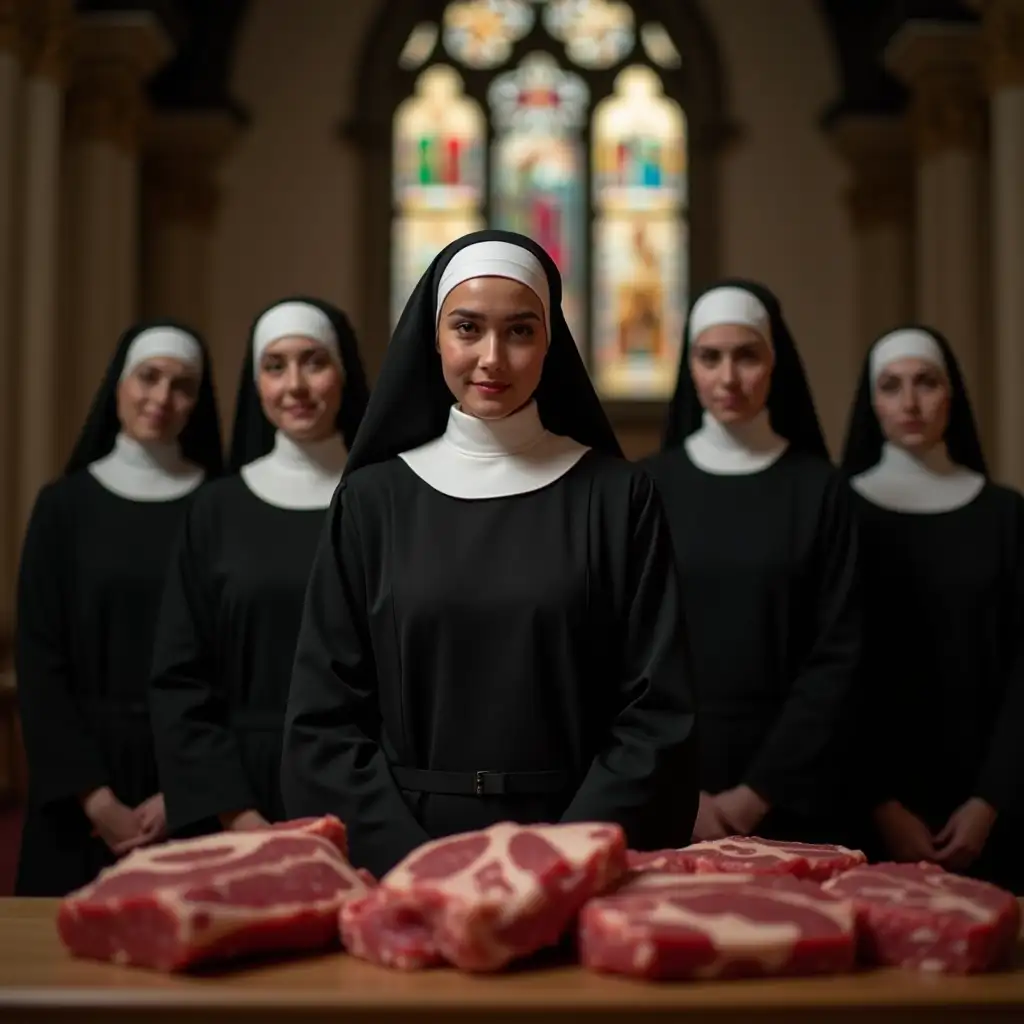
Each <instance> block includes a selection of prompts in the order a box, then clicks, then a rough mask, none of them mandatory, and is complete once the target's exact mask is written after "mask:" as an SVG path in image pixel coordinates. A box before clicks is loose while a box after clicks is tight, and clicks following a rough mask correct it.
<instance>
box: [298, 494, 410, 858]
mask: <svg viewBox="0 0 1024 1024" xmlns="http://www.w3.org/2000/svg"><path fill="white" fill-rule="evenodd" d="M361 552H362V541H361V539H360V534H359V529H358V524H357V523H356V503H355V501H354V499H353V497H352V492H351V487H350V486H348V485H347V484H345V483H343V484H342V485H341V486H340V487H339V488H338V491H337V492H336V494H335V496H334V499H333V500H332V502H331V508H330V510H329V512H328V517H327V522H326V523H325V525H324V530H323V533H322V534H321V536H320V542H319V545H318V547H317V552H316V556H315V558H314V560H313V568H312V571H311V573H310V577H309V584H308V587H307V590H306V599H305V605H304V608H303V615H302V626H301V628H300V630H299V638H298V643H297V646H296V651H295V664H294V669H293V671H292V680H291V688H290V690H289V694H288V709H287V712H286V714H285V725H284V746H283V754H282V761H281V792H282V795H283V797H284V804H285V808H286V810H287V812H288V816H289V817H293V818H296V817H306V816H310V815H313V816H315V815H321V814H334V815H336V816H337V817H339V818H340V819H341V820H342V821H344V822H345V824H346V825H347V826H348V829H349V840H350V849H351V855H352V861H353V863H354V864H355V865H357V866H359V867H364V868H367V869H368V870H369V871H370V872H372V873H373V874H374V875H375V876H376V877H378V878H379V877H381V876H382V875H383V874H384V873H385V872H387V871H388V870H390V868H392V867H394V865H395V864H397V863H398V862H399V861H400V860H401V859H402V858H403V857H405V856H406V854H408V853H410V852H411V851H412V850H414V849H415V848H416V847H417V846H420V845H421V844H423V843H425V842H427V841H428V839H429V838H430V837H429V836H428V835H427V833H426V832H425V831H424V830H423V828H422V826H421V825H420V824H419V822H418V821H417V820H416V819H415V817H414V816H413V814H412V812H411V810H410V809H409V807H408V805H407V804H406V802H405V800H404V799H403V798H402V794H401V793H400V792H399V790H398V787H397V785H396V784H395V781H394V779H393V777H392V775H391V771H390V769H389V767H388V762H387V758H386V756H385V754H384V752H383V750H382V749H381V745H380V742H379V740H380V729H381V716H380V707H379V703H378V694H377V670H376V663H375V659H374V652H373V645H372V642H371V639H370V635H369V627H368V615H367V608H366V592H367V588H366V582H365V570H364V564H363V558H362V554H361Z"/></svg>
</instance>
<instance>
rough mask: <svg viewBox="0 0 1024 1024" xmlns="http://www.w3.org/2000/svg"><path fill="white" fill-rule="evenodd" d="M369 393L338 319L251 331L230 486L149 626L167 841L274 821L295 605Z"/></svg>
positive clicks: (277, 322) (288, 318) (350, 336)
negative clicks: (156, 619) (154, 630)
mask: <svg viewBox="0 0 1024 1024" xmlns="http://www.w3.org/2000/svg"><path fill="white" fill-rule="evenodd" d="M368 397H369V395H368V388H367V383H366V377H365V374H364V372H363V366H362V362H361V359H360V355H359V349H358V346H357V343H356V337H355V334H354V333H353V331H352V328H351V326H350V325H349V322H348V320H347V318H346V317H345V315H344V313H342V312H341V310H339V309H336V308H335V307H333V306H331V305H329V304H328V303H326V302H322V301H320V300H316V299H311V298H306V297H296V298H288V299H285V300H282V301H280V302H277V303H275V304H274V305H272V306H271V307H270V308H268V309H267V310H265V311H264V312H263V313H261V314H260V316H259V317H258V318H257V320H256V321H255V324H254V326H253V329H252V332H251V337H250V342H249V345H248V347H247V350H246V356H245V360H244V365H243V368H242V377H241V383H240V386H239V391H238V403H237V408H236V413H235V425H234V432H233V439H232V446H231V455H230V468H231V470H232V471H233V472H232V473H231V474H230V475H229V476H226V477H225V478H224V479H222V480H220V481H218V482H217V483H216V484H214V485H212V486H210V487H209V488H207V489H206V490H205V491H204V492H203V494H202V495H201V496H200V500H198V501H196V503H195V504H194V505H193V506H192V508H191V509H190V510H189V515H188V517H187V518H186V520H185V523H184V527H183V530H182V533H181V536H180V538H179V543H178V546H177V548H176V550H175V552H174V556H173V559H172V565H171V569H170V572H169V574H168V580H167V586H166V590H165V593H164V601H163V606H162V610H161V614H160V619H159V625H158V629H157V638H156V643H155V647H154V654H153V667H152V675H151V680H150V683H151V685H150V694H149V696H150V707H151V711H152V717H153V729H154V734H155V738H156V752H157V763H158V766H159V770H160V781H161V786H162V787H163V791H164V794H165V797H166V802H167V820H168V826H169V828H170V829H171V831H172V833H173V834H174V835H176V836H183V835H194V834H197V833H208V832H212V831H219V830H221V829H247V828H255V827H263V826H265V825H266V824H267V823H268V822H274V821H278V820H281V818H282V817H283V810H282V806H281V795H280V786H279V774H280V760H281V730H282V726H283V723H284V710H285V700H286V696H287V693H288V680H289V677H290V675H291V666H292V656H293V654H294V649H295V637H296V634H297V632H298V628H299V620H300V617H301V612H302V596H303V592H304V591H305V588H306V579H307V577H308V574H309V568H310V565H311V563H312V560H313V553H314V551H315V549H316V544H317V538H318V537H319V535H320V529H321V524H322V523H323V520H324V516H325V509H326V508H327V506H328V505H329V504H330V501H331V495H332V494H333V493H334V491H335V488H336V487H337V486H338V482H339V480H340V479H341V473H342V470H343V469H344V467H345V461H346V458H347V456H348V450H349V448H350V447H351V445H352V442H353V439H354V438H355V436H356V431H357V430H358V428H359V424H360V421H361V420H362V418H363V412H364V410H365V409H366V403H367V399H368Z"/></svg>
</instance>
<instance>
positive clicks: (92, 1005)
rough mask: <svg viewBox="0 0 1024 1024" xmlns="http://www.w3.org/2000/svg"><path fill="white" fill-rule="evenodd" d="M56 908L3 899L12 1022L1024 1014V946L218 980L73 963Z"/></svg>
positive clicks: (0, 919) (826, 1020) (0, 926)
mask: <svg viewBox="0 0 1024 1024" xmlns="http://www.w3.org/2000/svg"><path fill="white" fill-rule="evenodd" d="M55 909H56V902H55V901H50V900H0V1020H2V1021H4V1022H5V1024H21V1022H22V1021H24V1022H26V1024H36V1022H41V1021H46V1022H52V1021H61V1022H71V1021H74V1022H75V1024H99V1022H103V1024H127V1022H132V1024H134V1022H145V1024H169V1022H171V1021H181V1022H184V1024H221V1022H231V1024H242V1022H244V1024H270V1022H274V1024H291V1022H297V1024H306V1022H308V1021H317V1022H325V1021H331V1022H332V1024H399V1022H401V1024H406V1022H408V1024H425V1022H427V1021H431V1022H437V1021H445V1022H452V1024H469V1022H473V1021H481V1022H485V1024H490V1022H493V1024H513V1022H516V1024H518V1022H527V1021H528V1022H530V1024H556V1022H557V1024H569V1022H570V1021H580V1022H586V1024H593V1022H601V1024H612V1022H615V1024H633V1022H634V1021H636V1022H644V1024H648V1022H652V1021H657V1022H659V1024H660V1022H664V1021H670V1020H679V1021H685V1022H694V1021H708V1022H712V1024H812V1022H813V1024H850V1022H854V1021H871V1022H872V1024H889V1022H903V1021H913V1022H915V1024H916V1022H920V1021H956V1022H958V1024H968V1022H972V1024H992V1022H994V1021H1000V1022H1002V1021H1024V948H1022V950H1021V955H1020V956H1019V957H1018V962H1017V965H1016V968H1015V969H1014V970H1013V971H1010V972H1007V973H1003V974H994V975H987V976H978V977H973V978H942V977H932V976H926V975H920V974H916V973H913V972H909V971H907V972H904V971H874V972H864V973H862V974H855V975H847V976H843V977H833V978H810V979H799V980H788V981H733V982H707V983H699V984H696V983H679V984H658V983H655V984H652V983H640V982H633V981H628V980H624V979H618V978H610V977H600V976H597V975H594V974H589V973H587V972H585V971H583V970H581V969H579V968H577V967H547V968H540V969H536V970H530V971H519V972H512V973H506V974H499V975H494V976H485V977H479V976H469V975H464V974H458V973H456V972H454V971H447V970H443V971H441V970H439V971H427V972H421V973H416V974H402V973H399V972H392V971H385V970H383V969H380V968H376V967H371V966H370V965H368V964H365V963H361V962H359V961H358V960H354V959H352V958H350V957H347V956H345V955H344V954H341V953H335V954H329V955H324V956H319V957H313V958H309V959H304V960H295V961H292V962H290V963H278V964H274V965H271V966H261V967H254V968H248V969H245V970H238V971H233V972H231V973H230V974H222V975H220V976H205V977H176V976H165V975H161V974H157V973H154V972H150V971H146V970H140V969H137V968H136V969H132V968H124V967H113V966H110V965H107V964H100V963H91V962H88V961H84V960H74V959H72V958H71V957H70V956H68V955H67V954H66V953H65V952H64V950H63V949H62V947H61V946H60V944H59V942H58V939H57V935H56V930H55V928H54V924H53V917H54V912H55Z"/></svg>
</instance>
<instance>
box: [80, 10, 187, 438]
mask: <svg viewBox="0 0 1024 1024" xmlns="http://www.w3.org/2000/svg"><path fill="white" fill-rule="evenodd" d="M170 55H171V43H170V40H169V39H168V37H167V35H166V33H165V32H164V30H163V28H162V27H161V26H160V23H159V21H157V19H156V18H155V17H154V16H153V15H151V14H146V13H102V14H89V15H85V16H83V17H81V18H80V19H79V22H78V27H77V31H76V34H75V45H74V56H73V65H72V78H71V82H70V89H69V93H68V149H69V152H68V163H67V178H66V182H65V189H66V192H65V194H66V197H67V216H68V230H67V242H68V252H67V260H66V264H65V265H66V267H67V285H68V289H67V297H68V302H67V306H66V316H67V334H68V338H69V341H70V342H71V343H72V348H73V351H74V355H75V358H74V359H73V360H69V369H71V370H72V372H73V377H72V378H70V379H67V384H68V388H67V394H68V398H69V401H68V403H67V406H66V409H65V422H66V426H67V428H68V430H67V432H68V434H69V436H70V434H71V433H73V432H74V430H75V429H76V428H77V425H78V424H79V423H80V422H81V420H82V418H83V417H84V416H85V414H86V412H87V410H88V407H89V403H90V402H91V400H92V396H93V394H94V392H95V390H96V387H97V386H98V384H99V382H100V380H101V379H102V376H103V373H104V371H105V369H106V366H107V363H108V361H109V359H110V353H111V352H112V350H113V347H114V344H115V342H116V340H117V338H118V336H119V335H120V334H121V332H122V331H124V330H125V328H126V327H128V326H129V325H130V323H131V322H132V321H133V320H135V319H136V318H137V316H138V267H139V251H138V249H139V246H138V234H139V209H138V207H139V201H138V196H139V184H138V177H139V160H138V153H139V143H140V139H141V135H142V132H143V130H144V121H145V118H146V116H147V103H146V97H145V92H144V84H145V81H146V79H147V78H149V77H150V75H152V74H153V72H154V71H155V70H156V69H157V68H158V67H160V65H162V64H163V63H164V62H165V61H166V60H167V59H168V57H169V56H170Z"/></svg>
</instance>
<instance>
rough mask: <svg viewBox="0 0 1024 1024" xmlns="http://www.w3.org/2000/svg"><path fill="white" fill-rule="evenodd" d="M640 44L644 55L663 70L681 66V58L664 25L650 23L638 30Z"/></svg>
mask: <svg viewBox="0 0 1024 1024" xmlns="http://www.w3.org/2000/svg"><path fill="white" fill-rule="evenodd" d="M640 42H641V43H642V44H643V48H644V53H646V54H647V56H648V57H649V58H650V59H651V60H652V61H654V63H655V64H658V65H659V66H661V67H663V68H678V67H682V65H683V58H682V57H681V56H680V55H679V51H678V50H677V49H676V44H675V43H673V42H672V37H671V36H670V35H669V34H668V31H667V30H666V29H665V26H664V25H661V24H659V23H658V22H650V23H648V24H646V25H644V26H642V27H641V29H640Z"/></svg>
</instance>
